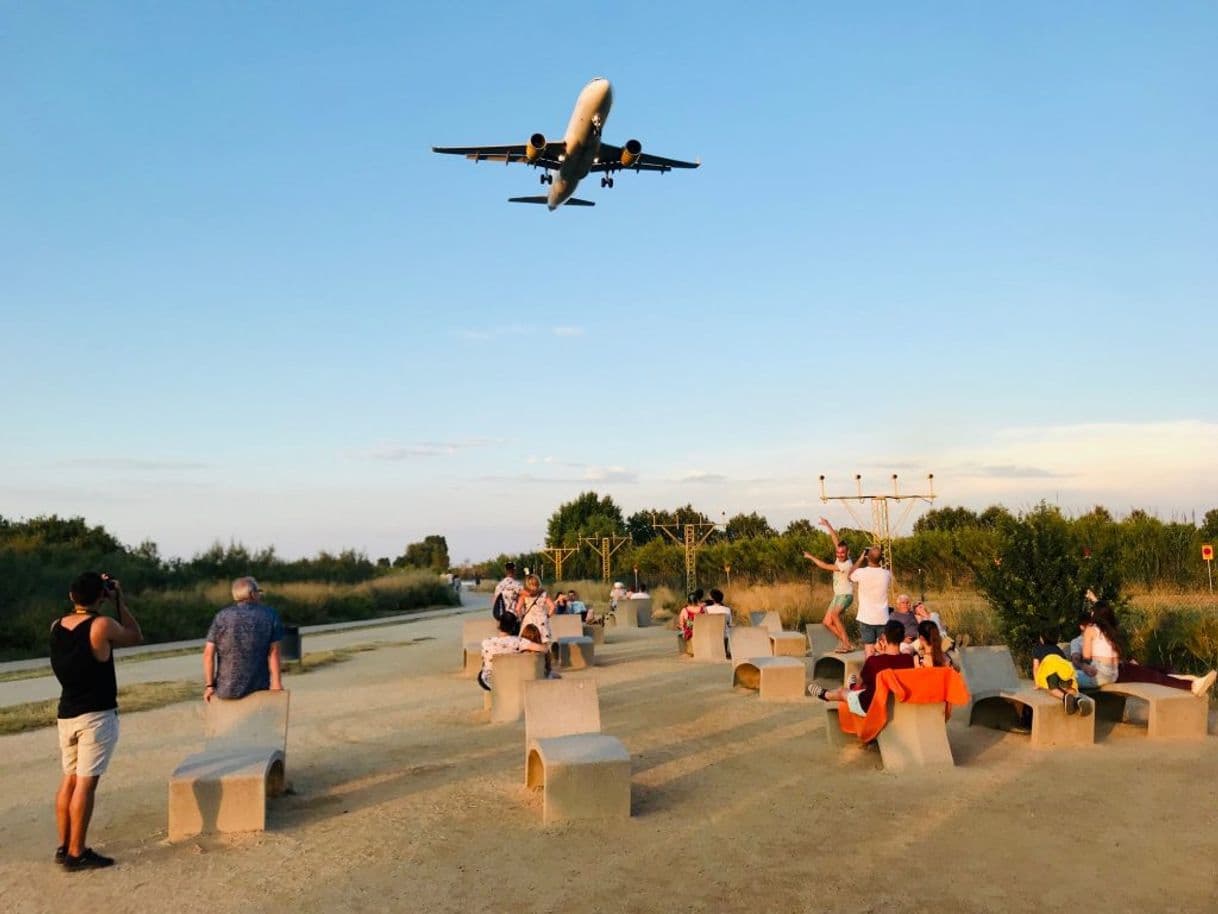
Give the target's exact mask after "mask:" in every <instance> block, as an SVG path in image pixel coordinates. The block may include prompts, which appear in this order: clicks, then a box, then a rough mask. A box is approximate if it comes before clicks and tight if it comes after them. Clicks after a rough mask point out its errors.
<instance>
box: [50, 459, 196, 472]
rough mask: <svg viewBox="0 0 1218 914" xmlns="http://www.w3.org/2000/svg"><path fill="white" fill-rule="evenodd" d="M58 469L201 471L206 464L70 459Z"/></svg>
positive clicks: (168, 460)
mask: <svg viewBox="0 0 1218 914" xmlns="http://www.w3.org/2000/svg"><path fill="white" fill-rule="evenodd" d="M57 466H60V467H79V468H82V469H89V470H154V471H162V470H201V469H204V468H205V467H206V466H207V464H206V463H203V462H202V461H199V460H181V459H177V458H172V457H164V458H161V457H72V458H70V459H68V460H61V461H59V463H58V464H57Z"/></svg>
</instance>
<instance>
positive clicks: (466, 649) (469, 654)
mask: <svg viewBox="0 0 1218 914" xmlns="http://www.w3.org/2000/svg"><path fill="white" fill-rule="evenodd" d="M497 634H499V623H498V622H496V621H495V620H494V619H473V620H471V621H469V622H462V623H461V647H462V650H461V675H462V676H477V675H478V671H479V670H481V669H482V642H483V641H484V640H486V639H487V638H494V637H495V636H496V635H497Z"/></svg>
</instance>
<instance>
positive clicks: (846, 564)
mask: <svg viewBox="0 0 1218 914" xmlns="http://www.w3.org/2000/svg"><path fill="white" fill-rule="evenodd" d="M820 524H821V526H822V527H824V528H825V529H826V530H828V531H829V536H830V537H832V539H833V562H832V563H829V562H822V561H821V560H820V559H818V558H817V557H816V556H814V555H813V554H812V553H811V552H805V553H804V558H806V559H807V560H808V561H809V562H811V563H812V564H813V565H815V566H816V567H817V568H820V569H821V570H823V571H831V572H833V600H832V601H830V603H829V608H828V609H826V610H825V618H823V619H822V620H821V624H822V625H824V626H825V628H827V629H828V630H829V632H830V634H832V635H833V636H834V637H836V638H837V642H838V646H837V653H839V654H847V653H849V652H850V639H849V638H848V637H847V636H846V626H845V625H843V624H842V613H844V612H845V611H846V610H848V609H849V608H850V604H851V603H853V602H854V585H853V584H851V583H850V572H852V571H854V562H852V561H850V550H849V548H848V547H847V546H846V544H845V543H843V542H842V541H841V540H840V539H839V538H838V536H837V531H836V530H834V529H833V524H831V523H829V519H828V518H827V517H822V518H821V519H820Z"/></svg>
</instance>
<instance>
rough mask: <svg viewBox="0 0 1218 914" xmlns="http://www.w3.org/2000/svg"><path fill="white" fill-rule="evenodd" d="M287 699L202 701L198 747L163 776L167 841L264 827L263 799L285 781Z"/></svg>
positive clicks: (262, 696)
mask: <svg viewBox="0 0 1218 914" xmlns="http://www.w3.org/2000/svg"><path fill="white" fill-rule="evenodd" d="M288 703H289V695H288V693H287V692H282V691H281V692H270V691H266V692H253V693H251V694H249V695H246V696H245V697H244V698H240V699H236V700H232V701H225V700H224V699H221V698H214V699H212V700H211V701H210V702H208V704H207V705H206V707H205V709H204V712H203V727H204V738H203V751H202V752H197V753H195V754H194V755H191V756H188V757H187V758H186V759H185V760H184V761H183V762H182V763H181V764H180V765H178V767H177V768H175V769H174V771H173V774H171V775H170V777H169V840H170V841H180V840H182V839H183V838H188V837H190V836H192V835H198V834H210V833H215V832H237V831H264V830H265V829H266V800H267V797H268V796H278V795H279V794H281V793H283V791H284V789H285V787H286V784H287V781H286V774H285V765H286V760H287V741H288Z"/></svg>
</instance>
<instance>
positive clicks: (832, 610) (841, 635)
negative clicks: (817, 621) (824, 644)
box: [821, 604, 850, 651]
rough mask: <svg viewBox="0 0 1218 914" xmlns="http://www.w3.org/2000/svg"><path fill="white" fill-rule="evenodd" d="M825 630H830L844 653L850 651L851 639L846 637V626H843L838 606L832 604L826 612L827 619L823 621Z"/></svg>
mask: <svg viewBox="0 0 1218 914" xmlns="http://www.w3.org/2000/svg"><path fill="white" fill-rule="evenodd" d="M821 623H822V624H823V625H824V626H825V628H827V629H829V631H831V632H832V633H833V635H834V637H836V638H837V640H838V642H839V643H840V644H841V648H842V650H844V651H847V650H849V649H850V639H849V638H847V637H846V626H844V625H842V611H841V610H840V609H838V608H837V607H836V606H833V605H832V604H830V606H829V608H828V609H827V610H825V618H824V619H822V620H821Z"/></svg>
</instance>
